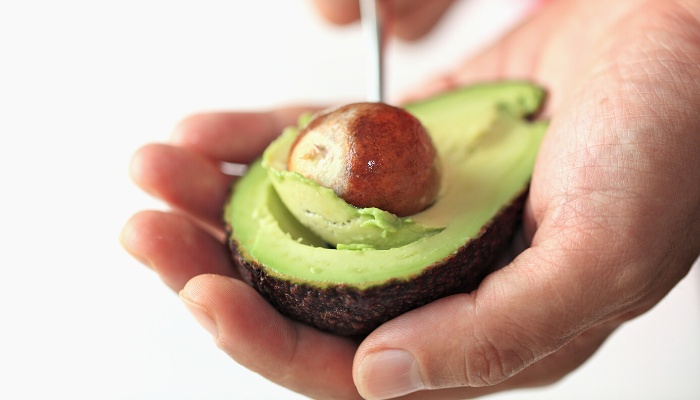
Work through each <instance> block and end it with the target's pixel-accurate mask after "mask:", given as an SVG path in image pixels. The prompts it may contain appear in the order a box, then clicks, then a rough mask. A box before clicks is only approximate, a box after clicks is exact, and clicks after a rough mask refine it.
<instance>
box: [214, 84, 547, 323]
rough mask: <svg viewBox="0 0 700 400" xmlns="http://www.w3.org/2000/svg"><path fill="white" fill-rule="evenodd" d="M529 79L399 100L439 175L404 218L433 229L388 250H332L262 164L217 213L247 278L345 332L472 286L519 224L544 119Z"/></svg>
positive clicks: (297, 311)
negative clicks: (436, 192)
mask: <svg viewBox="0 0 700 400" xmlns="http://www.w3.org/2000/svg"><path fill="white" fill-rule="evenodd" d="M543 98H544V91H543V90H542V89H541V88H540V87H538V86H536V85H533V84H531V83H527V82H510V81H508V82H493V83H485V84H479V85H475V86H469V87H465V88H461V89H457V90H455V91H452V92H448V93H444V94H441V95H439V96H436V97H434V98H431V99H427V100H425V101H421V102H418V103H413V104H409V105H407V106H405V108H406V110H408V111H409V112H410V113H412V114H413V115H414V116H416V117H417V118H418V119H419V120H420V121H421V122H422V123H423V125H424V126H425V127H426V129H427V130H428V132H429V133H430V135H431V136H432V138H433V141H434V143H435V145H436V147H437V150H438V153H439V155H440V159H441V160H442V163H443V167H444V172H443V182H442V191H441V194H440V196H439V197H438V200H437V201H436V202H435V203H434V205H433V206H431V207H430V208H428V209H427V210H425V211H422V212H420V213H418V214H415V215H412V216H410V219H411V220H412V221H416V223H418V224H420V225H421V226H426V227H434V228H436V230H435V231H434V232H431V234H430V235H425V236H424V237H420V238H417V239H416V240H412V241H409V243H407V244H401V245H399V246H398V247H394V248H375V247H373V246H356V247H353V246H349V247H339V248H334V247H331V246H329V244H328V243H327V242H326V241H325V240H323V239H322V238H321V237H319V236H318V235H316V234H314V233H313V232H312V231H311V230H309V229H308V228H306V227H305V226H304V225H302V224H301V223H300V222H299V220H298V219H297V218H295V217H294V216H293V214H292V213H290V211H289V210H288V209H287V208H286V206H285V205H284V203H283V202H282V201H281V200H280V197H279V195H278V193H277V191H276V190H275V187H274V186H273V183H272V182H271V179H270V174H269V170H268V169H266V168H264V167H263V165H262V162H260V161H258V162H256V163H254V164H253V165H251V166H250V168H249V171H248V173H247V174H246V176H244V177H243V178H241V179H240V180H239V181H238V182H237V183H236V184H235V185H234V187H233V189H232V192H231V195H230V197H229V200H228V201H227V203H226V206H225V210H224V219H225V222H226V226H227V230H228V238H229V247H230V249H231V252H232V255H233V259H234V261H235V263H236V265H237V267H238V269H239V270H240V272H241V274H242V276H243V278H244V279H245V280H246V281H247V282H248V283H249V284H250V285H252V286H253V287H254V288H256V289H257V290H258V291H259V292H260V293H261V294H262V295H263V296H264V297H265V298H266V299H267V300H268V301H269V302H270V303H271V304H272V305H274V306H275V307H276V308H277V309H278V310H279V311H280V312H282V313H283V314H285V315H287V316H290V317H291V318H293V319H296V320H299V321H302V322H305V323H308V324H310V325H312V326H315V327H317V328H319V329H322V330H325V331H329V332H333V333H337V334H341V335H351V336H357V335H366V334H367V333H369V332H371V331H372V330H373V329H375V328H376V327H377V326H379V325H380V324H382V323H383V322H385V321H387V320H389V319H392V318H394V317H396V316H398V315H400V314H402V313H404V312H407V311H409V310H411V309H414V308H416V307H420V306H421V305H424V304H426V303H428V302H431V301H434V300H436V299H439V298H441V297H444V296H447V295H450V294H454V293H460V292H469V291H471V290H473V289H474V288H476V287H477V286H478V284H479V283H480V281H481V280H482V279H483V277H484V276H485V275H486V274H487V273H488V272H489V271H490V269H491V268H492V264H493V261H494V259H495V258H496V257H497V256H498V255H499V253H500V252H501V251H503V249H504V248H505V247H506V246H507V245H508V243H509V241H510V238H511V236H512V234H513V232H514V231H515V230H516V228H517V226H518V224H519V222H520V215H521V213H522V207H523V203H524V199H525V196H526V193H527V189H528V186H529V181H530V177H531V174H532V168H533V165H534V161H535V157H536V155H537V150H538V148H539V143H540V141H541V138H542V136H543V135H544V132H545V130H546V126H547V124H546V122H543V121H533V120H531V116H532V115H533V114H535V113H536V112H537V111H538V109H539V108H540V106H541V104H542V101H543Z"/></svg>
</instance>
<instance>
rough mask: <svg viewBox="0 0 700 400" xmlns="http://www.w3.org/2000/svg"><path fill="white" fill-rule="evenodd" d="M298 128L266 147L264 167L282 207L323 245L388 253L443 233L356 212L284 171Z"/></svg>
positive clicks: (386, 215)
mask: <svg viewBox="0 0 700 400" xmlns="http://www.w3.org/2000/svg"><path fill="white" fill-rule="evenodd" d="M300 125H303V122H302V123H301V124H300ZM302 127H303V126H300V127H290V128H287V129H286V130H285V131H284V132H283V133H282V135H281V136H280V137H279V138H278V139H277V140H275V141H274V142H273V143H272V144H270V146H269V147H268V148H267V150H266V151H265V153H264V154H263V158H262V166H263V168H265V169H266V170H267V174H268V179H269V180H270V182H271V183H272V186H273V187H274V188H275V192H276V193H277V195H278V196H279V197H280V199H281V201H282V203H283V204H284V206H285V207H286V208H287V209H288V210H289V211H290V213H291V214H292V215H293V216H294V218H295V219H296V220H298V221H299V222H301V224H302V225H304V226H305V227H307V228H309V229H310V230H311V231H312V232H313V233H314V234H316V235H318V236H319V237H320V238H321V239H323V240H324V241H325V242H326V243H328V244H330V245H331V246H333V247H335V248H337V249H340V250H344V249H345V250H353V249H354V250H374V249H380V250H386V249H393V248H397V247H401V246H404V245H407V244H409V243H412V242H415V241H417V240H419V239H421V238H423V237H427V236H431V235H434V234H436V233H438V232H440V231H442V229H443V227H429V226H425V225H422V224H419V223H416V222H415V221H413V220H412V219H411V218H399V217H397V216H396V215H394V214H392V213H390V212H387V211H384V210H380V209H378V208H357V207H355V206H352V205H350V204H348V203H347V202H345V201H344V200H343V199H341V198H340V197H338V196H337V195H336V194H335V193H334V192H333V190H332V189H328V188H325V187H322V186H319V185H318V184H317V183H315V182H314V181H312V180H310V179H307V178H305V177H304V176H302V175H301V174H298V173H296V172H291V171H288V170H287V159H288V156H289V152H290V150H291V148H292V145H293V144H294V140H295V139H296V137H297V135H298V133H299V130H300V129H301V128H302Z"/></svg>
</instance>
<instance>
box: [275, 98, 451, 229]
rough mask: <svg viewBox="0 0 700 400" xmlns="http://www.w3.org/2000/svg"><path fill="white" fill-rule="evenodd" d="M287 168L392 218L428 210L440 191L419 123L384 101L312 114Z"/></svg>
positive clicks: (433, 160) (433, 158)
mask: <svg viewBox="0 0 700 400" xmlns="http://www.w3.org/2000/svg"><path fill="white" fill-rule="evenodd" d="M287 168H288V169H289V170H290V171H294V172H297V173H299V174H301V175H303V176H305V177H306V178H308V179H311V180H312V181H314V182H316V183H318V184H319V185H321V186H324V187H327V188H330V189H332V190H333V191H334V192H335V194H336V195H338V196H339V197H341V198H342V199H343V200H345V201H346V202H348V203H350V204H352V205H353V206H355V207H360V208H367V207H376V208H379V209H382V210H384V211H388V212H391V213H393V214H395V215H397V216H408V215H412V214H415V213H417V212H419V211H421V210H423V209H425V208H427V207H428V206H430V205H431V204H432V203H433V202H434V201H435V198H436V197H437V195H438V192H439V190H440V167H439V162H438V156H437V152H436V150H435V147H434V146H433V143H432V140H431V139H430V136H429V135H428V134H427V132H426V130H425V128H424V127H423V125H422V124H421V123H420V121H418V119H416V118H415V117H414V116H412V115H411V114H409V113H408V112H407V111H405V110H403V109H401V108H397V107H393V106H390V105H387V104H384V103H354V104H349V105H346V106H343V107H340V108H336V109H331V110H327V111H324V112H321V113H320V114H318V115H316V116H314V118H313V119H312V120H311V121H310V122H309V124H308V125H307V126H306V127H305V128H304V129H302V131H301V132H299V136H298V137H297V138H296V141H295V142H294V144H293V146H292V149H291V151H290V154H289V160H288V165H287Z"/></svg>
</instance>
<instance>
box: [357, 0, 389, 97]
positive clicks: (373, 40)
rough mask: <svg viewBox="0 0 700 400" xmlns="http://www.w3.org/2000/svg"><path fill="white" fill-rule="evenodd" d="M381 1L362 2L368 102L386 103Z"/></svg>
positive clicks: (361, 13) (361, 12)
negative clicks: (379, 12)
mask: <svg viewBox="0 0 700 400" xmlns="http://www.w3.org/2000/svg"><path fill="white" fill-rule="evenodd" d="M378 1H380V0H360V15H361V21H362V32H363V35H364V40H365V52H366V54H365V57H366V73H365V76H366V78H365V79H366V84H367V101H369V102H382V101H384V65H383V60H382V57H383V55H382V22H381V20H380V18H379V15H378V13H377V2H378Z"/></svg>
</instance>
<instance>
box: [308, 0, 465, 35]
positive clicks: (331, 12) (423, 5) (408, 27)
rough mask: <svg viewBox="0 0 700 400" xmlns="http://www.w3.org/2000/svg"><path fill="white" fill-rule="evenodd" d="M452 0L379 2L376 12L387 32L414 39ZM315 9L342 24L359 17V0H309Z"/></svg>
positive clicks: (428, 29)
mask: <svg viewBox="0 0 700 400" xmlns="http://www.w3.org/2000/svg"><path fill="white" fill-rule="evenodd" d="M454 2H455V0H431V1H424V0H393V1H379V2H378V3H377V4H378V12H379V13H380V15H381V17H382V19H383V20H384V21H385V22H386V24H385V27H386V29H387V34H389V35H392V36H396V37H397V38H399V39H403V40H408V41H412V40H417V39H420V38H421V37H423V36H424V35H425V34H427V33H428V32H429V31H430V30H431V29H432V28H433V27H434V26H435V25H436V24H437V23H438V22H439V21H440V19H441V18H442V16H443V15H445V13H446V12H447V11H448V10H449V8H450V7H451V6H452V4H453V3H454ZM312 3H313V5H314V7H315V9H316V10H317V11H318V13H319V14H320V15H321V16H322V17H323V18H324V19H326V20H327V21H329V22H331V23H334V24H338V25H345V24H349V23H352V22H355V21H357V20H359V19H360V5H359V0H313V1H312Z"/></svg>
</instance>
